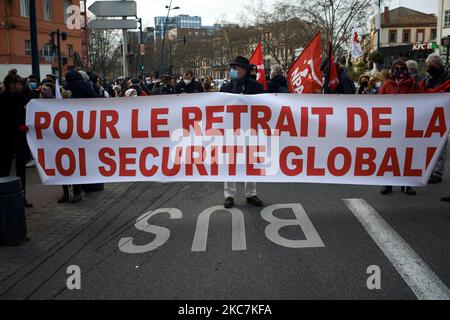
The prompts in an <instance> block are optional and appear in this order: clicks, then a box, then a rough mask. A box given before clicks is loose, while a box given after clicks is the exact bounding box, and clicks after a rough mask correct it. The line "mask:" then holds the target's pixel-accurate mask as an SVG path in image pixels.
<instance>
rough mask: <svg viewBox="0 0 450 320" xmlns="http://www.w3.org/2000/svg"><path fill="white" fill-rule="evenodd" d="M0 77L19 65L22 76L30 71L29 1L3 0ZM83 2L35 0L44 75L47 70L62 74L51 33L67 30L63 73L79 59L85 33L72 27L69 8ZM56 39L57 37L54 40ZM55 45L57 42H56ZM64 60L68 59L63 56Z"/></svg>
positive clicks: (64, 44) (0, 31)
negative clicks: (68, 23)
mask: <svg viewBox="0 0 450 320" xmlns="http://www.w3.org/2000/svg"><path fill="white" fill-rule="evenodd" d="M0 2H1V10H0V12H1V15H0V39H2V40H1V41H0V78H3V77H4V76H5V74H6V73H7V72H8V70H9V69H12V68H16V69H17V70H18V72H19V74H20V75H22V76H28V75H30V74H31V40H30V21H29V16H30V7H29V0H0ZM72 5H76V6H79V5H80V1H79V0H36V19H37V36H38V50H39V62H40V69H41V77H44V76H45V74H46V73H56V74H58V73H59V70H58V61H57V59H56V52H53V51H52V50H51V45H50V33H51V32H56V31H57V29H59V30H60V32H61V33H62V32H65V33H66V34H67V38H66V40H64V41H61V56H62V57H63V58H67V64H66V65H65V66H63V70H62V74H63V75H64V74H65V72H67V70H69V69H70V68H73V67H74V66H75V65H76V64H77V62H79V59H78V57H79V55H80V54H82V41H83V40H82V32H81V30H80V29H78V30H77V29H74V30H69V28H68V27H67V24H66V21H67V20H68V19H69V13H67V9H68V8H69V7H70V6H72ZM55 42H56V39H55ZM55 44H56V43H55ZM64 60H65V59H64Z"/></svg>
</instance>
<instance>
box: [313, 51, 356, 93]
mask: <svg viewBox="0 0 450 320" xmlns="http://www.w3.org/2000/svg"><path fill="white" fill-rule="evenodd" d="M335 66H336V72H337V75H338V80H339V84H338V86H337V87H336V88H335V89H331V88H329V87H328V81H329V78H330V61H329V59H328V58H327V59H324V61H323V62H322V65H321V66H320V70H322V71H323V73H324V77H325V84H324V88H323V90H324V93H330V94H356V88H355V83H354V82H353V81H352V79H350V76H349V75H348V72H347V69H345V68H344V67H342V66H341V65H340V64H339V63H335Z"/></svg>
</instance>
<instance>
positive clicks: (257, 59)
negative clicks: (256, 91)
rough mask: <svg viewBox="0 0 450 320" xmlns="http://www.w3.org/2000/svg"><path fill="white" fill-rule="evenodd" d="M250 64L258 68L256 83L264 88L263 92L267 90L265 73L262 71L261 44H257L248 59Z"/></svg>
mask: <svg viewBox="0 0 450 320" xmlns="http://www.w3.org/2000/svg"><path fill="white" fill-rule="evenodd" d="M250 63H251V64H254V65H255V66H257V67H258V74H257V75H256V81H258V82H259V83H261V84H262V85H263V86H264V90H267V82H266V72H265V71H264V58H263V52H262V45H261V42H260V43H258V46H257V47H256V49H255V51H254V52H253V54H252V57H251V58H250Z"/></svg>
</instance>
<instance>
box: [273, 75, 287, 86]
mask: <svg viewBox="0 0 450 320" xmlns="http://www.w3.org/2000/svg"><path fill="white" fill-rule="evenodd" d="M272 81H273V82H276V83H278V84H279V85H281V86H282V87H287V80H286V78H285V77H283V76H282V75H281V74H277V75H276V76H275V77H273V78H272Z"/></svg>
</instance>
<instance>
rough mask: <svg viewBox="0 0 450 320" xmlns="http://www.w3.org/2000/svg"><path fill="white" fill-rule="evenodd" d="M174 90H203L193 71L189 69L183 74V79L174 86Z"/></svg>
mask: <svg viewBox="0 0 450 320" xmlns="http://www.w3.org/2000/svg"><path fill="white" fill-rule="evenodd" d="M175 91H176V92H177V93H178V94H180V93H198V92H203V87H202V84H201V83H200V82H198V81H196V79H195V77H194V73H193V72H192V71H191V70H188V71H186V72H185V73H184V74H183V80H182V81H180V82H178V83H177V84H176V86H175Z"/></svg>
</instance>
